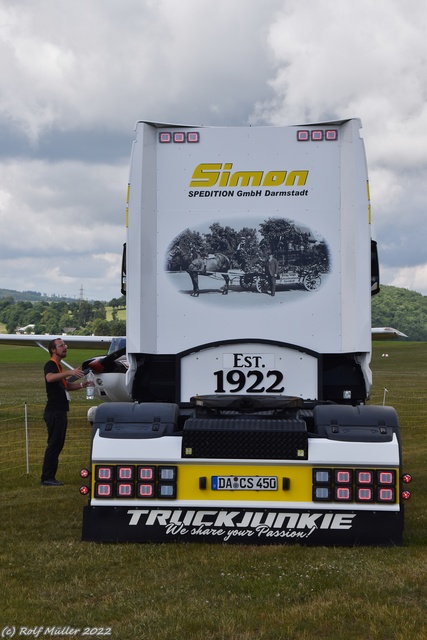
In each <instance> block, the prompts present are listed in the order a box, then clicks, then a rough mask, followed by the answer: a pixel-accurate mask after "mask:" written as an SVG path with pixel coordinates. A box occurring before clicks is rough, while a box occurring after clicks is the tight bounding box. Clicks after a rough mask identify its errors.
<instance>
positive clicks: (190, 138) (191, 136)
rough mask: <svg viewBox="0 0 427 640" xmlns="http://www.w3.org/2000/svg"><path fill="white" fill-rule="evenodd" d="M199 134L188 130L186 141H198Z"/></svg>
mask: <svg viewBox="0 0 427 640" xmlns="http://www.w3.org/2000/svg"><path fill="white" fill-rule="evenodd" d="M199 140H200V135H199V132H198V131H190V132H189V133H187V142H199Z"/></svg>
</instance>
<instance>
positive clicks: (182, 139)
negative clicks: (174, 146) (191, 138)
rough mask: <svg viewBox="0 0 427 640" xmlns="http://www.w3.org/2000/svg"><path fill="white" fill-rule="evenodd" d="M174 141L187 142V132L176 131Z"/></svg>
mask: <svg viewBox="0 0 427 640" xmlns="http://www.w3.org/2000/svg"><path fill="white" fill-rule="evenodd" d="M173 141H174V142H185V133H183V132H182V131H176V132H175V133H174V134H173Z"/></svg>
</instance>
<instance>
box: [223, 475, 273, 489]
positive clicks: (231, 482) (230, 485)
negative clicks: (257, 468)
mask: <svg viewBox="0 0 427 640" xmlns="http://www.w3.org/2000/svg"><path fill="white" fill-rule="evenodd" d="M211 489H212V491H277V476H212V478H211Z"/></svg>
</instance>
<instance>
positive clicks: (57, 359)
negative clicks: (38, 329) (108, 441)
mask: <svg viewBox="0 0 427 640" xmlns="http://www.w3.org/2000/svg"><path fill="white" fill-rule="evenodd" d="M48 349H49V353H50V356H51V357H50V360H48V362H46V364H45V366H44V377H45V383H46V394H47V403H46V407H45V410H44V414H43V419H44V421H45V423H46V427H47V447H46V451H45V454H44V461H43V468H42V475H41V483H40V484H41V485H43V486H45V487H58V486H62V485H63V483H62V482H59V481H58V480H57V479H56V471H57V469H58V459H59V454H60V453H61V451H62V449H63V448H64V443H65V436H66V432H67V413H68V410H69V401H70V396H69V393H68V392H69V391H73V390H76V389H83V388H85V387H86V383H85V382H84V381H80V382H79V381H73V382H69V381H68V380H67V378H70V377H72V378H73V379H76V378H77V379H79V378H83V377H84V373H83V371H82V370H81V369H70V370H68V371H63V369H62V366H61V361H62V359H63V358H65V356H66V355H67V345H66V344H65V342H64V341H63V340H62V338H55V339H54V340H51V342H49V345H48Z"/></svg>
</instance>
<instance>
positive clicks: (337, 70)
mask: <svg viewBox="0 0 427 640" xmlns="http://www.w3.org/2000/svg"><path fill="white" fill-rule="evenodd" d="M426 6H427V5H426V2H425V1H424V0H405V1H404V2H403V1H402V0H357V2H354V1H350V0H215V2H213V1H212V0H37V1H35V0H0V141H1V144H0V224H1V227H0V229H1V232H0V288H5V289H17V290H19V291H23V290H33V291H39V292H41V293H46V294H48V295H51V294H57V295H62V294H64V295H68V296H71V297H76V298H78V297H79V295H80V289H81V287H83V292H84V296H85V297H86V298H88V299H97V300H99V299H101V300H110V299H111V298H113V297H118V296H119V295H120V290H119V286H120V260H121V248H122V243H123V242H124V240H125V229H124V207H125V197H126V184H127V177H128V162H129V154H130V146H131V143H132V140H133V136H134V125H135V122H136V121H137V120H157V121H163V122H183V123H191V124H206V125H208V124H211V125H246V124H252V125H255V124H264V125H265V124H295V123H304V122H316V121H322V120H325V119H327V120H330V119H334V118H347V117H360V118H361V120H362V123H363V136H364V139H365V146H366V150H367V155H368V165H369V173H370V182H371V198H372V206H373V214H374V218H373V220H374V234H375V237H376V239H377V240H378V244H379V251H380V265H381V274H382V281H383V283H384V284H391V285H395V286H398V287H405V288H408V289H412V290H415V291H418V292H421V293H423V294H424V295H427V249H426V247H427V203H426V190H427V187H426V184H427V181H426V177H427V176H426V156H427V131H426V126H427V109H426V57H427V56H426V53H427V46H426V40H427V27H426V11H427V9H426Z"/></svg>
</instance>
